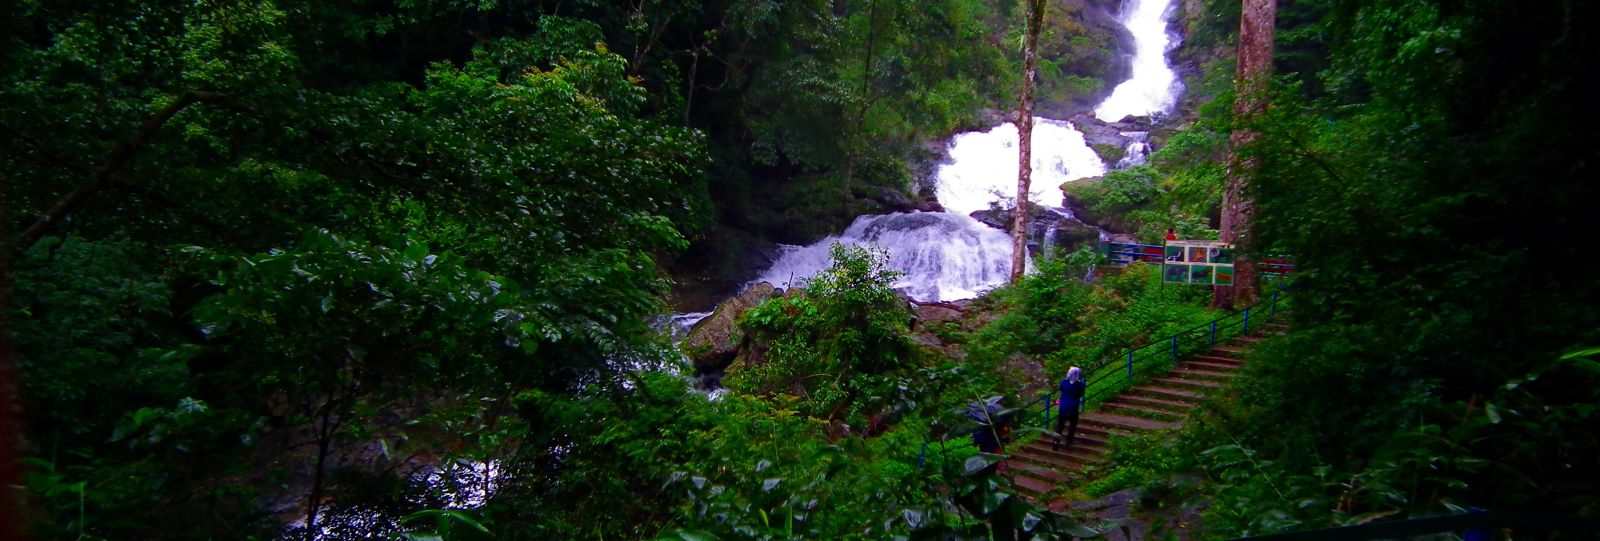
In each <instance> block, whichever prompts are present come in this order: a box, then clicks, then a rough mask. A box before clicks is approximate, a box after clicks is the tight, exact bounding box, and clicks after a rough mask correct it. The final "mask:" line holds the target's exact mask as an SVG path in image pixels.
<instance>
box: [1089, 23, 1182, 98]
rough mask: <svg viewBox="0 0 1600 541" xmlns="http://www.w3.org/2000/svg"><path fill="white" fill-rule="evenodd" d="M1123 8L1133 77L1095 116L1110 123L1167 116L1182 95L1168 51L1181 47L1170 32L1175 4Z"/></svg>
mask: <svg viewBox="0 0 1600 541" xmlns="http://www.w3.org/2000/svg"><path fill="white" fill-rule="evenodd" d="M1122 7H1123V14H1122V17H1121V19H1122V25H1123V26H1126V27H1127V28H1128V33H1130V34H1133V76H1132V77H1129V78H1128V80H1126V81H1123V82H1122V84H1119V85H1117V88H1116V89H1114V90H1112V91H1111V96H1110V97H1107V98H1106V100H1105V101H1102V102H1100V106H1098V107H1095V109H1094V116H1096V117H1098V118H1100V119H1102V120H1105V121H1107V122H1116V121H1118V120H1122V118H1123V117H1126V116H1129V115H1133V116H1146V115H1153V114H1158V113H1164V112H1166V111H1168V110H1170V109H1172V105H1173V104H1174V103H1176V102H1177V101H1178V94H1179V93H1181V92H1182V91H1183V84H1182V83H1180V82H1178V75H1177V74H1176V73H1174V72H1173V71H1172V66H1171V65H1169V64H1167V51H1168V50H1170V49H1171V48H1172V47H1175V46H1177V44H1178V40H1177V39H1176V38H1175V37H1174V36H1173V35H1172V34H1170V33H1168V32H1167V12H1168V11H1170V10H1171V7H1172V0H1124V1H1123V4H1122Z"/></svg>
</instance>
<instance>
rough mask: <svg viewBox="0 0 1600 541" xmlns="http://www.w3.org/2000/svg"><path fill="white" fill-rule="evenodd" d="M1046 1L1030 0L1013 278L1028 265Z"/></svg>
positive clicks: (1019, 135)
mask: <svg viewBox="0 0 1600 541" xmlns="http://www.w3.org/2000/svg"><path fill="white" fill-rule="evenodd" d="M1044 8H1045V0H1028V29H1027V37H1026V38H1025V39H1024V40H1023V42H1022V104H1021V105H1020V106H1019V107H1018V111H1017V212H1016V217H1015V218H1014V220H1015V221H1014V222H1012V227H1011V281H1012V282H1016V281H1017V279H1018V278H1021V277H1022V272H1023V271H1024V270H1027V268H1028V190H1029V188H1030V185H1031V184H1033V78H1034V76H1035V75H1036V74H1037V73H1038V71H1039V27H1041V26H1044Z"/></svg>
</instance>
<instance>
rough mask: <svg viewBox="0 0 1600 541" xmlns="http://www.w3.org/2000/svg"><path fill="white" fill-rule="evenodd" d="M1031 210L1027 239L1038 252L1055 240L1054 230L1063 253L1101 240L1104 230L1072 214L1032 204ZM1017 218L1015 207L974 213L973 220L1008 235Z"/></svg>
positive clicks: (1030, 205)
mask: <svg viewBox="0 0 1600 541" xmlns="http://www.w3.org/2000/svg"><path fill="white" fill-rule="evenodd" d="M1028 208H1029V211H1030V212H1029V213H1028V221H1027V227H1028V232H1027V236H1028V246H1029V249H1030V250H1033V251H1037V250H1040V249H1042V248H1044V245H1045V244H1046V243H1047V241H1048V240H1051V235H1050V231H1051V230H1052V229H1053V230H1055V236H1054V239H1053V240H1054V243H1055V244H1054V245H1055V246H1058V247H1060V248H1061V249H1063V250H1068V251H1071V250H1075V249H1077V248H1078V247H1080V246H1084V245H1092V244H1094V243H1096V242H1099V240H1100V231H1099V230H1098V229H1095V228H1094V226H1091V225H1089V224H1086V223H1084V222H1083V221H1081V220H1079V219H1077V217H1075V216H1074V215H1073V212H1072V211H1068V210H1063V209H1056V208H1050V207H1044V206H1040V205H1034V204H1032V203H1029V204H1028ZM1016 215H1017V211H1016V209H1015V208H991V209H986V210H980V211H975V212H973V213H972V214H971V216H972V219H974V220H977V221H979V222H981V223H983V224H984V225H987V226H989V227H993V228H995V229H999V230H1001V231H1005V232H1006V233H1011V232H1012V229H1013V227H1014V224H1015V223H1016V222H1015V217H1016Z"/></svg>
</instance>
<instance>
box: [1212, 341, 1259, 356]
mask: <svg viewBox="0 0 1600 541" xmlns="http://www.w3.org/2000/svg"><path fill="white" fill-rule="evenodd" d="M1211 351H1212V352H1213V353H1220V354H1221V355H1219V356H1221V357H1227V358H1231V359H1242V358H1244V355H1245V354H1246V353H1250V346H1247V345H1238V344H1218V345H1215V346H1211Z"/></svg>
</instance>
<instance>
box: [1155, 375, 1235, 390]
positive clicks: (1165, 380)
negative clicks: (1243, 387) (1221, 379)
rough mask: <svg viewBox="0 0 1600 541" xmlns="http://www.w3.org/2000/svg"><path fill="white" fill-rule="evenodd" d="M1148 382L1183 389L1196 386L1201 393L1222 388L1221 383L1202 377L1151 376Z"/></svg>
mask: <svg viewBox="0 0 1600 541" xmlns="http://www.w3.org/2000/svg"><path fill="white" fill-rule="evenodd" d="M1150 382H1151V383H1158V384H1161V385H1162V386H1166V387H1176V388H1179V389H1183V388H1186V387H1187V388H1196V389H1198V390H1199V391H1200V392H1202V393H1203V392H1208V391H1209V390H1211V389H1220V388H1222V384H1221V383H1217V382H1215V381H1208V380H1203V379H1184V378H1174V377H1159V378H1151V379H1150Z"/></svg>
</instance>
